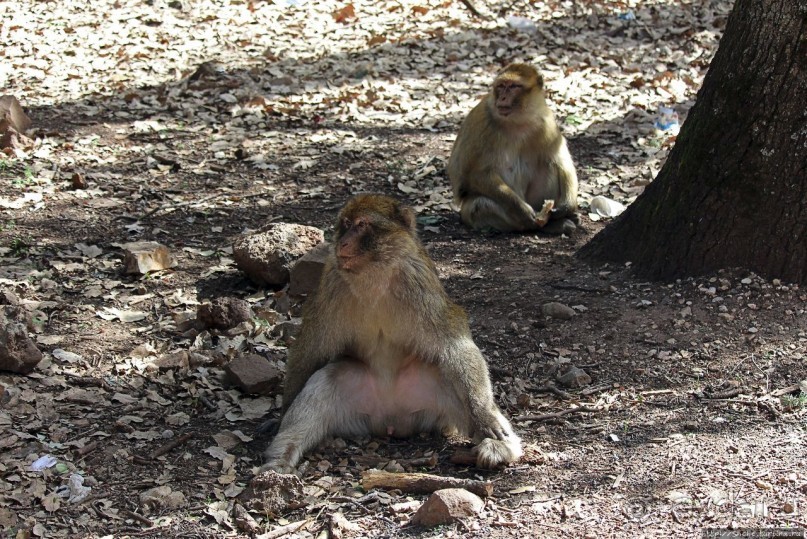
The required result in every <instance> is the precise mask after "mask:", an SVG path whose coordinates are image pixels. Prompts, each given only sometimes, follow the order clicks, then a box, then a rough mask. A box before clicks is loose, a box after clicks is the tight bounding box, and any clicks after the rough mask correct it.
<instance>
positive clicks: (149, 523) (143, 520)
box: [118, 509, 154, 526]
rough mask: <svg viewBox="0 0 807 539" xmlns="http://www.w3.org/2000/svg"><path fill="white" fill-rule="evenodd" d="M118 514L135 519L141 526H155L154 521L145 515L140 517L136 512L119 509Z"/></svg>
mask: <svg viewBox="0 0 807 539" xmlns="http://www.w3.org/2000/svg"><path fill="white" fill-rule="evenodd" d="M118 513H120V514H122V515H125V516H127V517H129V518H131V519H134V520H136V521H138V522H139V523H141V524H145V525H146V526H154V523H153V522H152V521H150V520H149V519H147V518H146V517H144V516H143V515H138V514H137V513H135V512H134V511H129V510H128V509H118Z"/></svg>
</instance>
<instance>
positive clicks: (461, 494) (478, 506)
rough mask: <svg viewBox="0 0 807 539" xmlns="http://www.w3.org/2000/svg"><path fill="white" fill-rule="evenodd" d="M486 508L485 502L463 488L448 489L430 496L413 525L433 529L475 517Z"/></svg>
mask: <svg viewBox="0 0 807 539" xmlns="http://www.w3.org/2000/svg"><path fill="white" fill-rule="evenodd" d="M484 508H485V502H483V501H482V498H480V497H479V496H477V495H476V494H473V493H472V492H468V491H467V490H465V489H462V488H446V489H442V490H438V491H435V492H434V493H432V495H431V496H429V499H428V500H426V502H425V503H424V504H423V505H421V506H420V509H418V511H417V513H415V516H413V517H412V524H416V525H418V526H426V527H427V528H433V527H434V526H440V525H443V524H451V523H453V522H456V521H457V520H459V519H461V518H467V517H471V516H474V515H475V514H477V513H479V512H480V511H482V509H484Z"/></svg>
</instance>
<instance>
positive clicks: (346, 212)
mask: <svg viewBox="0 0 807 539" xmlns="http://www.w3.org/2000/svg"><path fill="white" fill-rule="evenodd" d="M416 228H417V224H416V221H415V213H414V212H413V211H412V209H411V208H408V207H405V206H402V205H401V204H399V203H398V202H397V201H395V200H394V199H392V198H390V197H387V196H383V195H358V196H356V197H354V198H352V199H351V200H350V201H348V203H347V204H346V205H345V207H344V208H343V209H342V211H341V212H339V217H338V218H337V221H336V234H335V237H334V254H335V255H336V266H337V268H338V269H339V270H340V271H342V272H347V273H358V272H362V271H363V270H366V269H368V268H369V267H372V266H375V265H379V264H383V265H389V264H390V262H392V261H394V259H395V258H396V256H398V254H399V253H403V252H410V251H409V249H408V248H410V247H411V244H415V246H417V247H419V245H420V242H419V240H418V238H417V232H416Z"/></svg>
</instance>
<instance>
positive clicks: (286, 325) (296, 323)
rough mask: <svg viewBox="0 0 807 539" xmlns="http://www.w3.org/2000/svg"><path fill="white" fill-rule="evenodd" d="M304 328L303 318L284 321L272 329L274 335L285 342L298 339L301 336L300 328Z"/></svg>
mask: <svg viewBox="0 0 807 539" xmlns="http://www.w3.org/2000/svg"><path fill="white" fill-rule="evenodd" d="M302 327H303V320H302V319H301V318H292V319H291V320H284V321H283V322H280V323H279V324H278V325H276V326H275V327H273V328H272V335H273V336H275V337H279V338H281V339H282V340H284V341H288V340H289V339H296V338H297V335H299V334H300V328H302Z"/></svg>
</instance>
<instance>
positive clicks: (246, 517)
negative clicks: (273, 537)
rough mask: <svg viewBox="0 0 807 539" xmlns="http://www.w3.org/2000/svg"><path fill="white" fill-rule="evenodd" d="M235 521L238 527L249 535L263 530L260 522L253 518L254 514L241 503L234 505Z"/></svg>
mask: <svg viewBox="0 0 807 539" xmlns="http://www.w3.org/2000/svg"><path fill="white" fill-rule="evenodd" d="M233 521H234V522H235V527H236V528H238V529H239V530H241V531H242V532H244V533H247V534H249V535H255V534H257V533H258V532H259V531H260V530H261V527H260V525H259V524H258V522H257V521H256V520H255V519H254V518H252V515H250V514H249V513H248V512H247V510H246V509H244V506H243V505H241V504H240V503H237V504H235V505H234V506H233Z"/></svg>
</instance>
